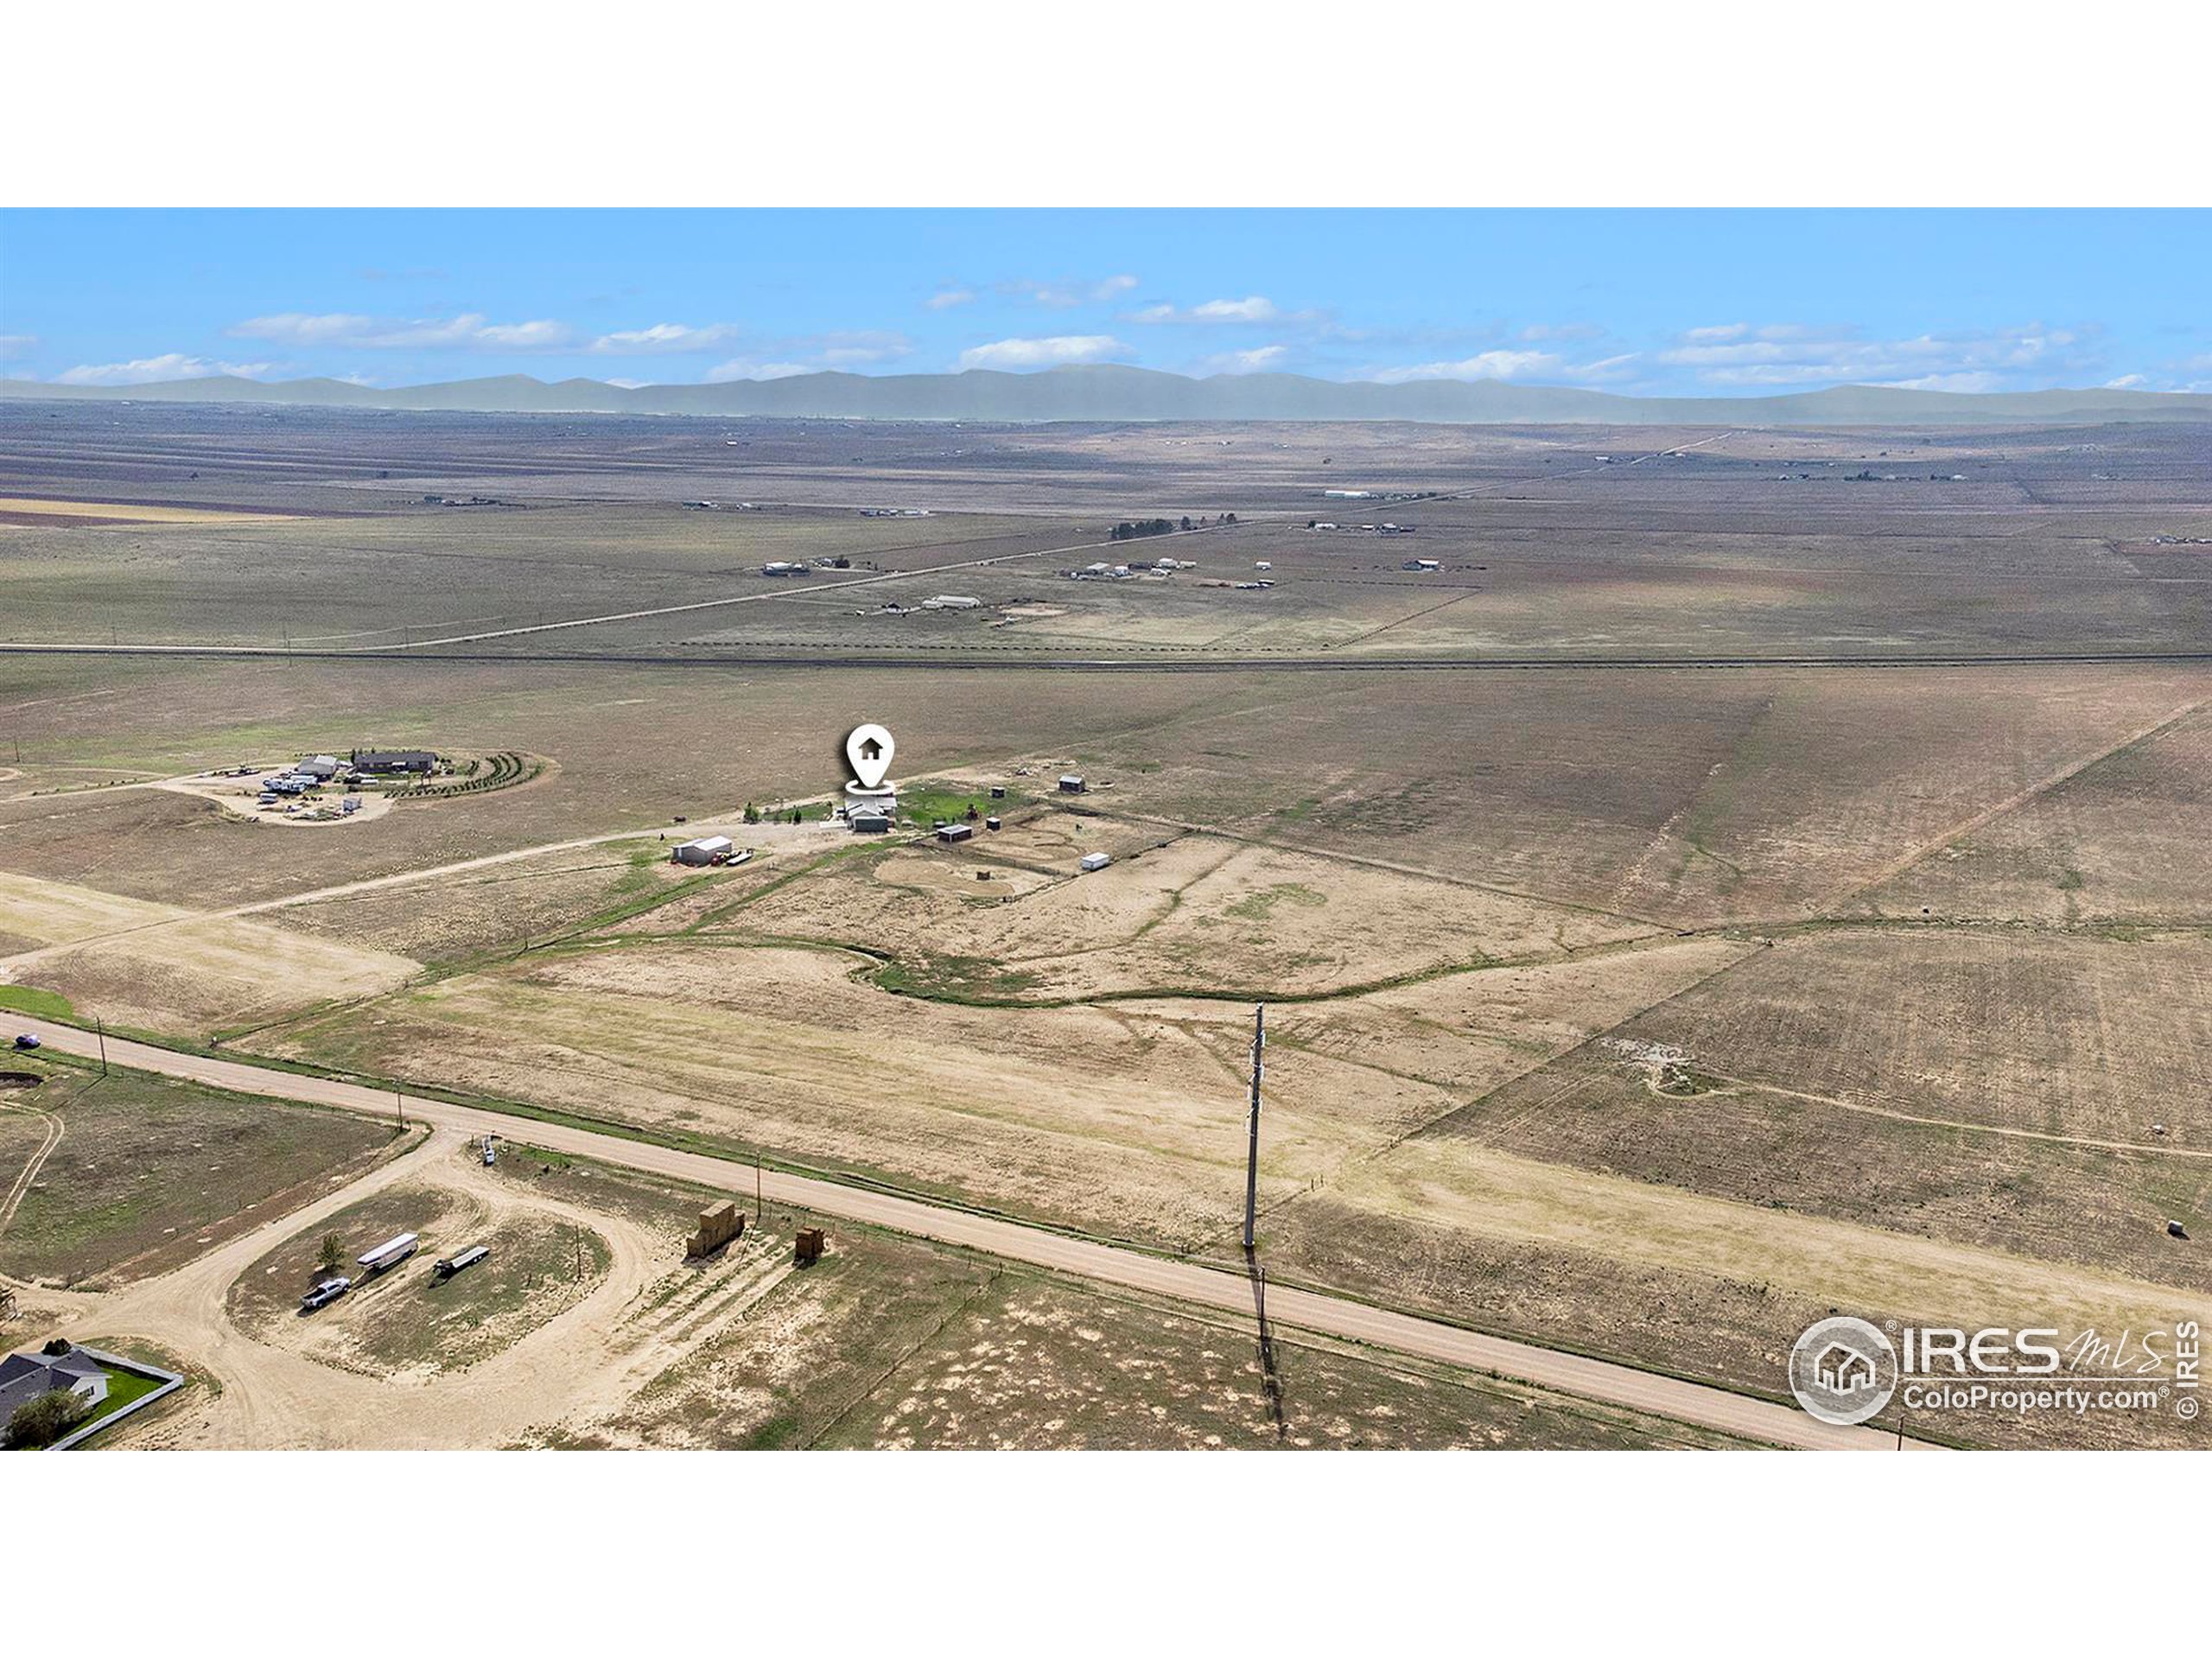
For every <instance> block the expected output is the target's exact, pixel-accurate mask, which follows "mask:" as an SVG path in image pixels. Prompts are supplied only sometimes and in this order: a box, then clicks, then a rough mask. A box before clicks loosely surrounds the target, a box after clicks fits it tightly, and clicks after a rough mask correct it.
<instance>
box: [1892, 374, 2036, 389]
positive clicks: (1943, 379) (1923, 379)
mask: <svg viewBox="0 0 2212 1659" xmlns="http://www.w3.org/2000/svg"><path fill="white" fill-rule="evenodd" d="M1873 384H1874V385H1878V386H1885V387H1888V388H1889V389H1890V390H1891V391H2004V390H2005V377H2004V376H2003V375H2001V374H1992V373H1991V372H1989V371H1988V370H1986V369H1962V370H1961V371H1959V372H1957V373H1955V374H1921V375H1915V376H1914V377H1913V378H1911V379H1910V380H1877V381H1875V382H1874V383H1873Z"/></svg>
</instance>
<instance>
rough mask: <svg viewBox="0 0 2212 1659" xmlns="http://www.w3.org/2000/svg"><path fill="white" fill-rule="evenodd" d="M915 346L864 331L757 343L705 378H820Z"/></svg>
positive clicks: (897, 336) (901, 337)
mask: <svg viewBox="0 0 2212 1659" xmlns="http://www.w3.org/2000/svg"><path fill="white" fill-rule="evenodd" d="M913 349H914V343H913V342H912V340H908V339H907V338H906V335H904V334H892V333H888V332H885V331H880V330H878V331H870V330H865V329H859V330H853V331H851V332H849V333H844V334H812V335H806V336H802V337H800V338H798V339H793V340H768V341H765V342H760V344H759V345H758V347H757V349H756V350H755V351H753V353H748V354H747V355H746V356H743V357H734V358H732V359H729V361H728V362H727V363H718V364H716V365H715V366H714V367H713V368H711V369H709V370H708V371H707V373H706V376H705V378H707V379H708V380H710V381H721V380H784V379H788V378H791V376H792V375H794V374H819V373H821V372H823V371H824V370H826V369H858V368H863V367H865V366H866V365H868V364H870V363H886V362H889V361H892V360H893V359H897V358H901V357H905V356H906V355H908V354H909V353H912V351H913Z"/></svg>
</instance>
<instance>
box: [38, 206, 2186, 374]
mask: <svg viewBox="0 0 2212 1659" xmlns="http://www.w3.org/2000/svg"><path fill="white" fill-rule="evenodd" d="M2208 270H2212V213H2184V212H2168V213H2137V212H2122V211H2094V212H2080V213H2073V212H2043V211H2036V212H1953V211H1945V210H1923V211H1915V212H1829V211H1803V212H1796V211H1793V212H1777V213H1764V212H1750V211H1729V212H1718V211H1697V212H1686V213H1674V212H1664V211H1658V210H1634V211H1602V210H1591V211H1574V212H1522V211H1510V212H1509V211H1500V212H1490V211H1466V212H1461V211H1452V212H1322V211H1297V212H1274V211H1268V212H1256V211H1255V212H1244V211H1220V212H1212V211H1189V210H1180V211H1127V212H1119V211H1116V212H1108V211H1080V212H1077V211H1070V212H1033V211H1012V210H1008V211H997V210H969V211H959V212H951V211H944V212H940V211H933V210H926V209H912V210H896V211H884V212H867V211H852V210H835V211H823V212H814V213H807V212H788V211H776V212H766V211H762V212H754V211H698V212H670V213H660V212H646V211H633V210H624V211H617V212H582V211H550V212H536V211H533V212H513V213H506V212H461V211H446V212H391V211H365V210H353V209H342V210H331V211H289V210H270V211H261V212H234V211H226V212H192V211H179V210H168V211H160V212H122V211H117V212H21V211H10V212H0V372H4V373H5V374H6V375H8V376H9V377H11V378H33V379H39V380H47V381H60V382H64V383H69V384H78V385H125V384H131V383H135V382H144V381H150V380H157V379H178V378H189V377H191V376H194V375H199V374H210V373H222V372H231V373H238V374H246V375H251V376H253V377H255V378H263V379H290V378H298V377H301V376H306V375H333V376H338V377H341V378H352V379H356V380H359V381H362V382H365V383H367V384H372V385H413V384H417V383H420V382H423V381H432V380H446V379H461V378H473V377H475V376H479V375H490V374H508V373H522V374H531V375H535V376H537V377H538V378H541V379H549V380H550V379H559V378H565V377H567V376H569V375H586V376H589V377H591V378H595V379H602V380H613V381H619V382H625V383H632V384H645V383H652V382H696V381H702V380H721V379H734V378H761V377H768V376H775V375H782V374H791V373H797V372H805V371H808V370H813V369H824V368H836V369H844V370H849V371H851V372H857V373H863V374H888V373H912V372H941V371H948V370H957V369H960V368H963V367H988V368H1001V369H1014V370H1026V369H1036V368H1045V367H1049V366H1052V365H1055V364H1058V363H1084V362H1107V363H1130V364H1136V365H1141V366H1144V367H1147V368H1158V369H1167V370H1172V371H1174V372H1179V373H1185V374H1213V373H1239V372H1252V371H1255V370H1262V369H1270V370H1272V369H1280V370H1287V371H1292V372H1300V373H1305V374H1313V375H1319V376H1323V377H1325V378H1332V379H1372V380H1383V381H1402V380H1408V379H1417V378H1460V379H1484V378H1497V379H1504V380H1514V381H1520V382H1523V383H1529V384H1546V385H1586V386H1593V387H1600V388H1604V389H1607V390H1611V391H1627V392H1637V393H1671V394H1691V395H1695V394H1711V393H1740V392H1747V391H1793V390H1807V389H1811V388H1815V387H1819V386H1823V385H1838V384H1843V383H1872V384H1897V385H1924V386H1934V387H1938V388H1942V389H1948V390H1957V391H2012V390H2024V389H2030V388H2035V387H2041V386H2053V385H2066V386H2084V385H2128V386H2139V387H2142V388H2145V389H2146V390H2153V391H2180V390H2196V391H2212V306H2208V304H2207V303H2206V296H2207V293H2208V291H2212V290H2208V286H2207V277H2206V273H2207V271H2208Z"/></svg>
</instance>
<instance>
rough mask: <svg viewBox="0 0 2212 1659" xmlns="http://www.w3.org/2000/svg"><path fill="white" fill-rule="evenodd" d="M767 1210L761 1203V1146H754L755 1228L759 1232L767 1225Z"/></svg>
mask: <svg viewBox="0 0 2212 1659" xmlns="http://www.w3.org/2000/svg"><path fill="white" fill-rule="evenodd" d="M767 1224H768V1223H767V1211H766V1210H765V1209H764V1208H763V1207H762V1206H761V1203H760V1147H753V1231H754V1232H756V1233H757V1232H759V1231H760V1230H761V1229H762V1228H763V1227H765V1226H766V1225H767Z"/></svg>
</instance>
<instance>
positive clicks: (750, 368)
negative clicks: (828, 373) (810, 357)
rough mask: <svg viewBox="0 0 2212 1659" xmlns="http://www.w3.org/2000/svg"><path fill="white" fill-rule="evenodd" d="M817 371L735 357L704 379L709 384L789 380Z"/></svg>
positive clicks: (792, 364)
mask: <svg viewBox="0 0 2212 1659" xmlns="http://www.w3.org/2000/svg"><path fill="white" fill-rule="evenodd" d="M815 372H817V371H816V370H814V369H812V368H810V367H809V366H808V365H806V364H804V363H762V362H759V361H756V360H755V359H752V358H749V357H734V358H732V359H730V360H729V361H728V362H727V363H717V364H715V366H714V367H713V368H711V369H709V370H708V371H707V372H706V374H705V375H704V377H702V378H705V379H706V380H707V381H708V382H709V384H715V385H718V384H720V383H721V382H722V381H724V380H788V379H790V378H791V376H793V375H795V374H813V373H815Z"/></svg>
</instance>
